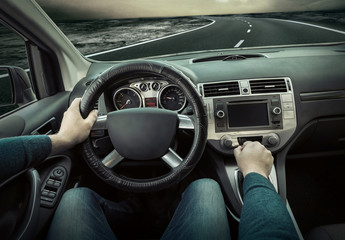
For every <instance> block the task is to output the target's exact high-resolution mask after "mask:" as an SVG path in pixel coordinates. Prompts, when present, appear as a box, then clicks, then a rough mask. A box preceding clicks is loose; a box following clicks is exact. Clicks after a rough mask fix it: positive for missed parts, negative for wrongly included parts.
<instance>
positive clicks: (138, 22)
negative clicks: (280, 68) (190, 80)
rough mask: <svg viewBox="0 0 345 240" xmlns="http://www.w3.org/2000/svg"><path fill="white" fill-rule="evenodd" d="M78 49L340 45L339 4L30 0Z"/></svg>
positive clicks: (344, 6) (117, 51) (342, 7)
mask: <svg viewBox="0 0 345 240" xmlns="http://www.w3.org/2000/svg"><path fill="white" fill-rule="evenodd" d="M38 3H39V4H40V5H41V7H42V8H43V9H44V10H45V11H46V12H47V13H48V15H49V16H50V17H51V18H52V19H53V20H54V21H55V23H56V24H57V25H58V26H59V27H60V28H61V30H62V31H63V32H64V33H65V34H66V35H67V37H68V38H69V39H70V40H71V42H72V43H73V44H74V45H75V46H76V47H77V48H78V49H79V51H80V52H81V53H82V54H84V55H85V56H87V57H90V58H92V59H96V60H124V59H134V58H142V57H151V56H158V55H165V54H178V53H184V52H191V51H204V50H217V49H233V48H242V47H258V46H276V45H295V44H311V43H330V42H342V41H345V1H344V0H329V1H327V0H322V1H321V0H320V1H318V0H261V1H258V0H181V1H179V0H172V1H170V0H164V1H162V0H140V1H139V0H126V1H122V0H100V1H90V0H75V1H67V0H60V1H55V0H38Z"/></svg>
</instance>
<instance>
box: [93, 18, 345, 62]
mask: <svg viewBox="0 0 345 240" xmlns="http://www.w3.org/2000/svg"><path fill="white" fill-rule="evenodd" d="M212 19H214V20H215V22H214V23H213V24H211V25H209V26H208V27H205V28H202V29H199V30H196V31H191V32H186V33H184V34H179V35H176V36H172V37H168V38H164V39H161V40H157V41H151V42H147V43H143V44H139V45H136V46H130V47H126V48H123V49H114V50H110V51H108V52H104V53H100V54H98V55H96V56H92V58H93V59H96V60H103V61H104V60H124V59H134V58H141V57H147V56H155V55H163V54H171V53H178V52H190V51H200V50H210V49H227V48H234V47H235V48H236V47H254V46H272V45H288V44H303V43H322V42H335V41H345V31H344V30H343V31H341V30H338V31H332V30H331V29H325V28H322V26H320V27H316V26H312V25H307V24H301V23H297V22H291V21H284V20H277V19H268V18H237V19H235V18H230V17H216V18H212Z"/></svg>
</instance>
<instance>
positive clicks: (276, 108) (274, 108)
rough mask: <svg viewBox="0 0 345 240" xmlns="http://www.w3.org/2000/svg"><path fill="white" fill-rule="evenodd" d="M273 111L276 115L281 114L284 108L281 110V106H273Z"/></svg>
mask: <svg viewBox="0 0 345 240" xmlns="http://www.w3.org/2000/svg"><path fill="white" fill-rule="evenodd" d="M272 113H273V114H274V115H279V114H281V113H282V110H281V108H280V107H273V108H272Z"/></svg>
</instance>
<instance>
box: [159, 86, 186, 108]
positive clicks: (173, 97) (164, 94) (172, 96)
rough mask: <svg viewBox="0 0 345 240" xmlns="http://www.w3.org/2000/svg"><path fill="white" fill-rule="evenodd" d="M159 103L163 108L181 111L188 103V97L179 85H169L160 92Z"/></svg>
mask: <svg viewBox="0 0 345 240" xmlns="http://www.w3.org/2000/svg"><path fill="white" fill-rule="evenodd" d="M159 104H160V106H161V107H162V108H165V109H169V110H173V111H180V110H182V109H183V107H184V106H185V105H186V97H185V95H184V93H183V91H182V90H181V89H180V88H179V87H178V86H176V85H168V86H166V87H164V88H163V89H162V91H161V92H160V95H159Z"/></svg>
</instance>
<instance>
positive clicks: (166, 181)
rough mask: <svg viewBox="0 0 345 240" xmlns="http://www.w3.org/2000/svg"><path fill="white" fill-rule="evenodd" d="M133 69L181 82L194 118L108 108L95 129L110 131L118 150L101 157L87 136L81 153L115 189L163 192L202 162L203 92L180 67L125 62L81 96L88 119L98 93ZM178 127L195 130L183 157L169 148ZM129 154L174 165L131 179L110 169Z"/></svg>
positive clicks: (204, 129)
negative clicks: (153, 175) (152, 175)
mask: <svg viewBox="0 0 345 240" xmlns="http://www.w3.org/2000/svg"><path fill="white" fill-rule="evenodd" d="M133 74H151V75H155V76H161V77H163V78H166V79H169V80H170V81H171V82H172V83H174V84H176V85H178V86H179V87H180V88H181V90H182V91H183V92H184V94H185V96H186V98H187V100H188V101H189V103H190V104H191V106H192V108H193V111H194V115H193V117H189V116H187V115H181V114H178V113H177V112H174V111H170V110H165V109H158V108H134V109H133V108H132V109H125V110H120V111H113V112H109V113H108V114H107V115H106V116H100V117H98V119H97V121H96V123H95V124H94V126H93V128H92V130H107V131H108V133H109V137H110V139H111V142H112V144H113V147H114V150H113V151H112V152H111V153H109V154H108V155H107V156H106V157H105V158H103V159H101V158H100V157H98V156H97V155H96V154H95V151H94V149H93V147H92V140H91V137H90V136H89V138H88V139H87V140H86V141H85V142H84V143H83V145H82V150H83V156H84V158H85V160H86V162H87V164H88V165H89V167H90V168H91V169H92V170H93V171H94V173H95V174H96V175H97V176H98V177H99V178H101V179H102V180H103V181H104V182H106V183H108V184H110V185H112V186H114V187H115V188H118V189H121V190H125V191H132V192H153V191H159V190H161V189H165V188H168V187H170V186H172V185H174V184H176V183H178V182H180V181H181V180H182V179H183V178H184V177H186V176H187V175H188V174H189V173H190V172H191V171H192V170H193V168H194V167H195V166H196V164H197V163H198V161H199V159H200V158H201V155H202V153H203V150H204V148H205V144H206V139H207V116H206V113H205V110H204V105H203V102H202V100H201V98H200V94H199V93H198V92H197V90H196V88H195V85H194V84H193V83H192V81H191V80H190V79H189V78H188V77H187V76H186V75H185V74H183V73H182V72H181V71H180V70H177V69H176V68H174V67H172V66H170V65H166V64H163V63H159V62H154V61H134V62H127V63H124V64H119V65H115V66H114V67H112V68H110V69H108V70H106V71H105V72H103V73H102V74H100V75H99V76H98V77H97V78H96V79H95V80H94V81H93V82H92V83H91V84H90V85H89V87H88V88H87V90H86V91H85V93H84V95H83V97H82V101H81V104H80V112H81V115H82V116H83V117H84V118H86V117H87V116H88V114H89V112H90V111H91V110H92V109H93V106H94V104H95V103H96V101H97V100H98V98H99V97H100V95H101V94H102V93H103V92H104V91H105V89H107V88H108V87H109V86H110V85H111V84H112V83H114V81H118V80H121V79H124V78H128V77H129V76H132V75H133ZM179 129H190V130H194V139H193V143H192V146H191V148H190V150H189V152H188V154H187V155H186V156H185V157H184V159H182V158H181V157H180V156H179V155H178V154H177V153H176V152H175V151H174V150H173V149H171V148H170V145H171V143H172V142H173V140H174V137H175V135H176V132H177V131H178V130H179ZM125 159H131V160H138V161H147V160H151V159H162V160H163V161H164V162H165V163H166V164H167V165H168V166H169V167H170V171H169V172H168V173H166V174H164V175H162V176H160V177H157V178H154V179H133V178H129V177H126V176H122V175H120V174H118V173H116V172H115V171H114V170H113V169H112V168H113V167H114V166H116V165H117V164H119V163H120V162H121V161H125Z"/></svg>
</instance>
